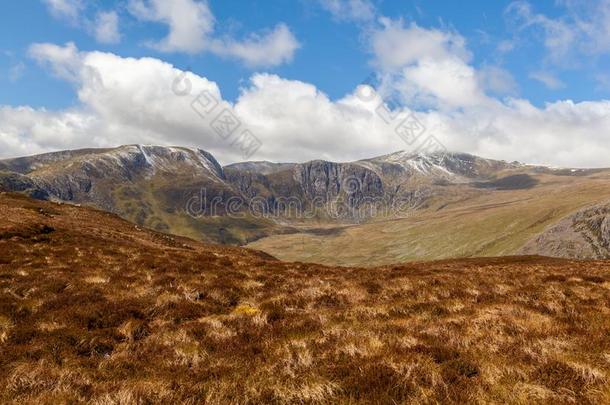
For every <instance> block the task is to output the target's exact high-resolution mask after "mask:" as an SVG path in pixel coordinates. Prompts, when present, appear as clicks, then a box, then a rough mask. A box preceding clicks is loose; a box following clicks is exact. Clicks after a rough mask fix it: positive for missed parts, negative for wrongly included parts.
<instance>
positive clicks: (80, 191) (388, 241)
mask: <svg viewBox="0 0 610 405" xmlns="http://www.w3.org/2000/svg"><path fill="white" fill-rule="evenodd" d="M608 180H610V171H608V170H605V169H595V170H584V169H554V168H547V167H541V166H530V165H525V164H521V163H518V162H505V161H498V160H492V159H485V158H481V157H477V156H473V155H469V154H464V153H447V154H431V155H425V154H414V153H409V152H404V151H402V152H397V153H393V154H389V155H385V156H379V157H374V158H371V159H364V160H360V161H355V162H343V163H338V162H329V161H324V160H314V161H310V162H305V163H272V162H242V163H236V164H231V165H228V166H225V167H221V165H220V164H219V163H218V162H217V161H216V159H215V158H214V157H213V156H212V155H211V154H210V153H208V152H206V151H203V150H201V149H194V148H184V147H165V146H147V145H126V146H121V147H117V148H107V149H84V150H76V151H62V152H56V153H47V154H43V155H37V156H29V157H22V158H16V159H7V160H0V188H2V189H5V190H8V191H19V192H23V193H25V194H27V195H30V196H33V197H36V198H42V199H45V198H46V199H51V200H54V201H63V202H70V203H74V204H83V205H89V206H93V207H96V208H100V209H103V210H106V211H109V212H112V213H115V214H117V215H119V216H121V217H122V218H124V219H127V220H129V221H132V222H134V223H136V224H138V225H140V226H145V227H147V228H151V229H155V230H157V231H162V232H166V233H171V234H176V235H182V236H187V237H191V238H195V239H198V240H202V241H208V242H218V243H223V244H233V245H244V244H248V243H251V244H252V245H251V246H253V247H256V248H258V249H262V250H265V251H267V252H270V253H271V254H273V255H276V256H278V257H281V258H285V259H290V260H303V261H317V262H324V263H329V264H381V263H390V262H393V261H402V260H418V259H437V258H445V257H471V256H489V255H491V256H495V255H507V254H515V253H518V252H521V251H531V252H545V253H546V254H552V255H558V256H565V255H568V256H569V257H580V256H582V255H584V254H585V253H584V252H589V251H591V252H593V253H590V254H589V253H587V257H606V256H605V255H606V254H607V253H608V251H609V250H608V247H607V246H605V245H600V246H596V247H595V248H593V245H592V243H593V244H594V242H591V241H590V238H589V239H587V238H584V239H583V242H582V243H581V244H579V245H578V246H580V247H575V248H573V249H568V250H566V252H570V253H569V254H567V253H565V252H559V251H558V250H557V249H549V248H544V249H543V248H542V247H540V249H538V248H536V247H535V246H534V247H532V245H536V243H537V242H536V241H540V243H544V242H543V240H542V239H536V236H537V235H539V234H541V233H543V232H545V230H546V229H547V227H552V226H554V225H556V224H558V223H559V222H560V221H562V220H563V219H564V218H566V217H567V216H568V215H572V214H574V213H575V212H577V211H578V210H581V209H584V208H586V207H588V206H592V205H595V204H601V203H603V202H604V201H607V200H610V182H609V181H608ZM360 244H361V245H360ZM526 244H527V245H528V247H527V249H526V248H525V246H526ZM562 246H563V245H562ZM521 249H526V250H521Z"/></svg>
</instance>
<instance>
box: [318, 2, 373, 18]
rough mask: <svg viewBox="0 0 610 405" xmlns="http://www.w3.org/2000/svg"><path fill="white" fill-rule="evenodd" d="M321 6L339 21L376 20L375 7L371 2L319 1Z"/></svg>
mask: <svg viewBox="0 0 610 405" xmlns="http://www.w3.org/2000/svg"><path fill="white" fill-rule="evenodd" d="M319 1H320V5H321V6H322V8H324V9H325V10H326V11H328V12H330V13H331V14H332V16H333V18H335V19H336V20H339V21H357V22H368V21H371V20H373V19H374V18H375V13H376V11H375V6H373V4H372V3H371V2H370V1H369V0H319Z"/></svg>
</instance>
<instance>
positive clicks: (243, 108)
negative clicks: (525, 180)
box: [0, 27, 610, 167]
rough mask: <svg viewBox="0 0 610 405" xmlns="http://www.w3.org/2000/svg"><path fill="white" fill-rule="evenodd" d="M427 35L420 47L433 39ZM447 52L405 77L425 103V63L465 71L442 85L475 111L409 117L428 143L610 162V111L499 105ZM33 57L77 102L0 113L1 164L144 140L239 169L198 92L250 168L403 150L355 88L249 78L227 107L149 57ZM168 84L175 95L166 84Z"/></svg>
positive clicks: (44, 50) (37, 50) (43, 50)
mask: <svg viewBox="0 0 610 405" xmlns="http://www.w3.org/2000/svg"><path fill="white" fill-rule="evenodd" d="M405 29H409V28H408V27H405ZM424 34H425V35H424V37H425V38H429V37H430V36H432V37H436V36H438V35H439V33H434V32H430V33H424ZM446 35H449V34H446ZM440 38H443V36H442V35H441V36H440ZM458 42H459V41H458ZM446 51H447V49H445V51H443V50H439V49H436V50H434V52H433V54H434V55H440V56H437V57H431V58H427V59H426V56H425V55H424V54H422V55H420V56H419V58H420V59H426V62H423V61H418V60H416V59H408V62H409V63H410V65H408V66H411V67H414V68H415V69H419V71H420V72H419V73H418V74H417V75H409V78H410V79H411V80H413V81H414V82H418V83H419V82H423V83H424V85H421V84H420V85H421V86H422V87H423V88H429V89H430V94H431V95H432V96H434V97H436V95H437V94H438V93H440V90H439V89H434V88H432V87H431V86H432V85H431V84H430V83H431V79H429V78H428V77H426V73H425V68H426V66H427V65H426V63H431V64H432V65H431V66H432V69H433V70H432V71H433V72H438V71H442V69H441V68H438V67H437V66H435V65H434V64H436V65H438V66H441V67H443V66H445V65H447V67H446V68H447V69H449V67H448V66H451V68H457V69H458V70H459V69H466V70H465V73H464V74H463V76H464V77H465V79H462V77H461V76H460V75H456V74H455V73H454V74H452V75H451V74H448V73H445V76H444V79H443V80H445V81H446V83H445V82H443V83H444V84H443V85H442V86H447V87H450V84H451V81H450V80H449V78H451V77H454V78H455V79H454V80H455V81H456V82H454V83H453V84H454V85H455V86H457V87H460V86H464V85H460V83H458V82H459V81H461V80H464V81H465V82H466V83H467V85H466V87H468V86H472V87H473V88H472V89H471V94H472V95H474V96H478V97H481V99H479V100H478V101H477V103H468V102H464V100H460V97H461V96H459V97H458V95H455V96H452V97H454V98H455V107H452V108H448V107H447V108H444V109H427V110H425V111H420V112H415V114H416V116H417V117H418V119H419V120H420V121H421V122H422V123H423V124H424V125H425V126H426V128H427V134H433V135H435V136H436V137H437V138H438V139H439V140H440V141H441V142H442V143H443V144H444V145H445V146H447V148H448V149H450V150H454V151H464V152H470V153H475V154H478V155H481V156H486V157H491V158H497V159H506V160H511V161H512V160H520V161H524V162H530V163H544V164H554V165H558V166H580V167H586V166H607V165H608V158H607V157H608V155H609V154H610V142H609V141H610V132H609V130H608V128H610V102H608V101H599V102H581V103H574V102H572V101H569V100H566V101H558V102H554V103H549V104H547V105H545V106H544V107H542V108H541V107H536V106H534V105H532V104H531V103H529V102H528V101H527V100H522V99H518V98H507V99H505V100H503V101H500V100H497V99H495V98H493V97H490V96H489V95H487V93H486V92H485V88H483V87H482V86H481V85H480V84H479V80H478V74H479V71H477V70H476V69H474V68H472V67H470V65H468V64H467V63H466V62H465V61H466V60H468V59H467V57H466V55H467V52H466V49H465V48H463V47H458V48H457V55H454V54H452V53H451V52H449V53H444V52H446ZM30 53H31V54H32V55H33V56H34V57H36V59H37V60H38V61H39V62H40V63H43V64H45V65H46V66H48V67H49V69H52V71H53V72H55V74H57V75H59V76H61V77H64V78H66V79H68V80H72V81H73V82H74V83H75V84H76V88H77V94H78V98H79V100H80V105H79V106H77V107H75V108H72V109H68V110H64V111H48V110H45V109H33V108H29V107H6V106H5V107H1V108H0V151H1V154H2V156H3V157H9V156H17V155H24V154H32V153H37V152H43V151H49V150H61V149H70V148H77V147H92V146H98V147H106V146H116V145H120V144H126V143H152V144H162V145H185V146H197V147H201V148H203V149H206V150H209V151H210V152H212V153H213V154H214V155H215V156H216V157H217V158H219V160H220V161H221V162H223V163H230V162H234V161H239V160H242V159H243V157H242V156H241V153H240V151H239V150H238V149H237V148H236V147H235V145H234V144H232V141H231V139H232V138H229V139H224V138H222V137H220V136H219V135H218V134H217V133H216V132H215V131H214V130H213V128H212V125H211V121H212V120H213V119H214V118H215V114H216V113H214V114H211V115H209V116H205V115H202V114H199V113H197V112H195V111H194V110H193V108H192V103H193V100H194V98H195V97H196V96H198V95H200V94H202V93H201V92H202V91H205V92H206V93H203V94H205V95H206V96H205V98H204V100H203V101H206V100H209V99H215V100H218V101H219V103H220V105H219V106H218V107H217V109H216V110H215V111H216V112H218V111H220V110H222V109H223V108H224V107H227V108H228V107H230V108H231V109H232V111H234V113H235V114H236V116H237V117H238V118H239V120H240V121H241V125H242V127H241V128H248V129H249V130H250V131H251V133H252V134H254V135H255V136H256V137H258V138H259V139H260V140H261V141H262V142H263V145H262V147H261V148H260V149H259V151H258V152H257V153H256V154H255V155H254V156H252V158H253V159H256V160H263V159H268V160H273V161H305V160H310V159H316V158H325V159H330V160H339V161H347V160H354V159H361V158H366V157H371V156H374V155H381V154H385V153H390V152H393V151H396V150H400V149H407V150H408V149H409V148H410V147H409V146H408V145H406V144H405V143H403V141H402V140H401V139H400V138H399V137H398V136H397V134H396V132H395V127H396V124H397V123H398V122H400V120H401V119H402V118H404V117H406V116H408V115H409V114H411V113H413V112H414V111H412V110H411V109H409V108H408V107H395V110H394V111H393V113H394V114H396V115H397V116H398V117H399V118H396V119H394V120H390V122H389V123H388V122H386V120H384V119H383V118H382V115H380V114H379V108H380V107H379V106H380V105H381V103H382V99H381V98H380V95H379V94H376V93H372V97H368V96H366V97H364V96H363V93H362V90H363V86H359V87H356V88H355V89H354V91H352V92H350V93H349V94H346V95H345V96H344V97H342V98H340V99H337V100H332V99H330V98H329V97H328V96H327V95H326V94H324V93H323V92H322V91H320V90H319V89H318V88H316V87H315V86H314V85H312V84H310V83H305V82H302V81H296V80H288V79H285V78H281V77H279V76H277V75H271V74H255V75H253V76H252V77H251V78H250V81H249V84H248V85H246V86H245V87H244V88H243V89H242V91H241V94H240V96H239V97H238V99H237V100H236V101H235V103H234V104H230V103H227V102H226V101H223V100H222V94H221V91H220V89H219V88H218V86H217V85H216V83H214V82H212V81H210V80H208V79H206V78H205V77H203V76H201V75H197V74H194V73H189V72H182V71H180V70H178V69H176V68H175V67H173V66H172V65H170V64H168V63H166V62H163V61H161V60H158V59H155V58H139V59H136V58H123V57H120V56H117V55H114V54H111V53H102V52H82V51H79V50H78V49H76V48H75V46H74V45H73V44H67V45H65V46H57V45H53V44H38V45H34V46H32V49H31V50H30ZM450 62H453V63H454V65H450ZM467 68H469V69H467ZM398 71H399V72H402V69H398ZM432 76H434V75H432ZM470 76H474V77H472V78H471V77H470ZM177 79H179V81H178V83H180V86H179V91H176V88H175V86H174V85H175V84H176V83H177V82H176V80H177ZM183 89H184V91H183ZM187 93H188V94H187ZM452 97H449V96H445V99H444V100H451V98H452ZM204 104H205V103H204ZM200 112H201V111H200Z"/></svg>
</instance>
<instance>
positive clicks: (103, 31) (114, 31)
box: [95, 11, 121, 44]
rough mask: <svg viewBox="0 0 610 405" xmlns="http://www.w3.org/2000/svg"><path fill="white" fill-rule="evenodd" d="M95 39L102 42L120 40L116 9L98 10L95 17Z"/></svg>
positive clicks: (111, 42) (109, 42)
mask: <svg viewBox="0 0 610 405" xmlns="http://www.w3.org/2000/svg"><path fill="white" fill-rule="evenodd" d="M95 39H96V41H97V42H100V43H103V44H116V43H118V42H120V41H121V33H120V32H119V16H118V14H117V13H116V11H102V12H99V13H98V14H97V16H96V18H95Z"/></svg>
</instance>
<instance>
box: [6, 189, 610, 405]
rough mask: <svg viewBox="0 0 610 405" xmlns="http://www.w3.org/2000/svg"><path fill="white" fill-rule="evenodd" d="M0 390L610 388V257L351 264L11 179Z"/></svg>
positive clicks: (410, 395)
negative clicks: (166, 224) (61, 200)
mask: <svg viewBox="0 0 610 405" xmlns="http://www.w3.org/2000/svg"><path fill="white" fill-rule="evenodd" d="M0 252H1V255H0V359H1V360H0V401H1V402H4V403H7V402H13V403H68V402H80V401H90V402H92V403H100V404H101V403H104V404H113V403H151V402H164V403H178V402H181V403H211V404H217V403H435V402H443V403H444V402H460V403H463V402H483V403H489V402H498V403H499V402H507V403H532V402H537V403H540V402H548V403H569V402H575V401H577V402H582V403H609V402H610V384H609V382H610V340H609V339H608V336H610V262H607V261H573V260H563V259H547V258H541V257H505V258H486V259H463V260H446V261H437V262H428V263H410V264H404V265H393V266H385V267H378V268H367V269H364V268H339V267H326V266H322V265H316V264H305V263H288V262H280V261H278V260H275V259H273V258H272V257H270V256H268V255H266V254H264V253H259V252H256V251H252V250H246V249H241V248H230V247H223V246H214V245H206V244H202V243H199V242H195V241H192V240H189V239H185V238H180V237H174V236H168V235H165V234H161V233H156V232H152V231H148V230H145V229H141V228H139V227H138V226H136V225H133V224H130V223H128V222H125V221H123V220H121V219H119V218H118V217H117V216H114V215H112V214H109V213H105V212H101V211H97V210H93V209H90V208H81V207H76V206H71V205H66V204H63V205H60V204H55V203H51V202H45V201H36V200H31V199H29V198H26V197H24V196H20V195H16V194H1V195H0Z"/></svg>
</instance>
